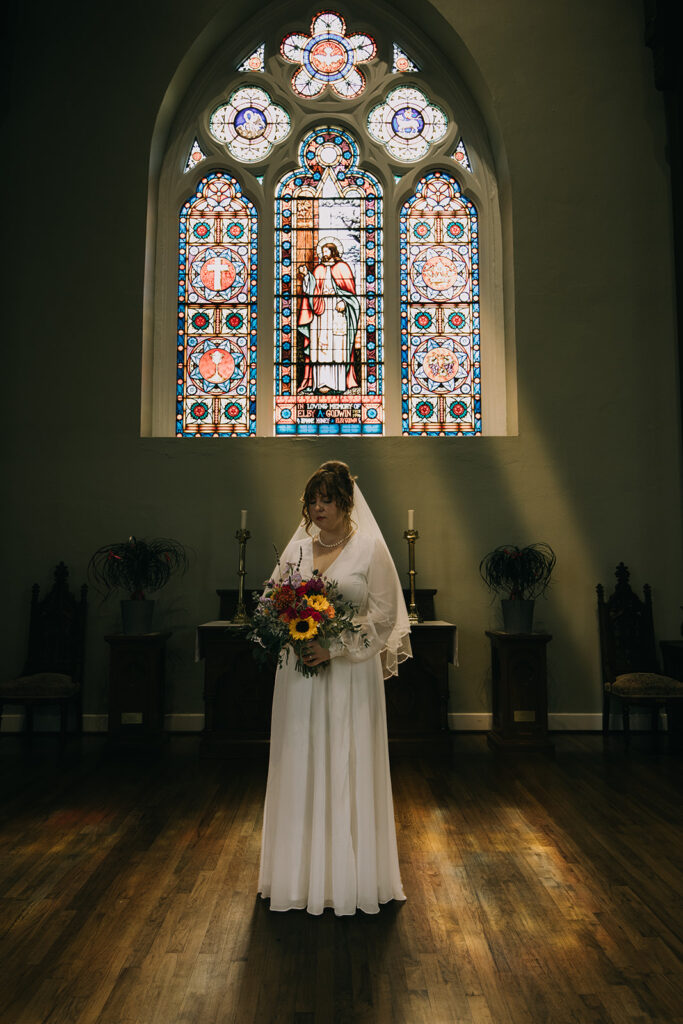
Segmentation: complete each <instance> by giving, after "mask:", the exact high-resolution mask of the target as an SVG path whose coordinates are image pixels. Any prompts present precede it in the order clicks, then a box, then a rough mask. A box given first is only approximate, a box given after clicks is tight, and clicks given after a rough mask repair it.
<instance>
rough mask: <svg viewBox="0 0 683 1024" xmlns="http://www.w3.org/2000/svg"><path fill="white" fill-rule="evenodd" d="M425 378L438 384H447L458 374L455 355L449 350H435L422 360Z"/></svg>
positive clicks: (431, 350)
mask: <svg viewBox="0 0 683 1024" xmlns="http://www.w3.org/2000/svg"><path fill="white" fill-rule="evenodd" d="M422 370H423V372H424V375H425V377H428V378H429V380H433V381H435V383H437V384H445V383H446V382H447V381H449V380H453V378H454V377H456V376H457V374H458V360H457V359H456V357H455V353H454V352H452V351H451V350H450V349H447V348H433V349H430V351H429V352H427V354H426V355H425V356H424V359H423V360H422Z"/></svg>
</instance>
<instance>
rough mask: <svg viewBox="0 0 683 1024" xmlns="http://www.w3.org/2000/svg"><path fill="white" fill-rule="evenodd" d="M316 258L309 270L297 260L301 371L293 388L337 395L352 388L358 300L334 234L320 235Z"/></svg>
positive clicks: (354, 382) (352, 277)
mask: <svg viewBox="0 0 683 1024" xmlns="http://www.w3.org/2000/svg"><path fill="white" fill-rule="evenodd" d="M317 251H318V258H319V259H320V263H319V264H318V265H317V266H316V267H315V269H314V270H313V272H312V273H311V271H310V269H309V268H308V267H307V266H306V265H305V264H301V265H300V266H299V269H298V274H299V277H300V279H301V298H300V306H299V316H298V328H299V332H300V334H301V335H303V338H304V361H305V369H304V376H303V379H302V381H301V383H300V384H299V391H300V392H301V391H308V392H310V393H312V394H320V395H324V394H342V393H344V392H348V391H349V390H350V389H352V388H358V387H359V382H358V379H357V376H356V371H355V367H354V357H355V349H356V345H357V343H356V334H357V331H358V320H359V318H360V302H359V300H358V297H357V295H356V282H355V279H354V276H353V271H352V269H351V267H350V266H349V264H348V263H346V262H345V261H344V260H343V259H342V256H343V253H344V249H343V246H342V244H341V242H340V241H339V239H338V238H333V237H327V238H322V239H321V240H320V241H319V243H318V247H317Z"/></svg>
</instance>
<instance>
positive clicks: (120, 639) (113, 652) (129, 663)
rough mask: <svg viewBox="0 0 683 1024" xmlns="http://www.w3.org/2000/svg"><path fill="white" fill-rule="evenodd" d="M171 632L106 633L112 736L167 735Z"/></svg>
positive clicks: (155, 737)
mask: <svg viewBox="0 0 683 1024" xmlns="http://www.w3.org/2000/svg"><path fill="white" fill-rule="evenodd" d="M170 635H171V634H170V633H143V634H140V635H125V634H122V633H121V634H119V633H117V634H113V635H109V636H105V638H104V639H105V640H106V641H107V643H108V644H109V737H110V739H111V740H115V741H116V740H123V739H137V740H142V741H150V740H159V739H162V738H163V735H164V698H165V674H166V673H165V668H166V641H167V640H168V638H169V637H170Z"/></svg>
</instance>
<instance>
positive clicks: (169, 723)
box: [2, 711, 666, 733]
mask: <svg viewBox="0 0 683 1024" xmlns="http://www.w3.org/2000/svg"><path fill="white" fill-rule="evenodd" d="M610 724H611V728H612V729H614V730H616V731H617V732H618V731H620V730H621V715H616V714H613V715H612V717H611V723H610ZM659 724H660V728H662V729H666V714H665V713H664V712H662V713H660V716H659ZM491 725H492V715H491V713H490V712H486V711H474V712H470V711H451V712H449V715H448V728H449V729H451V730H452V731H453V732H486V731H487V730H488V729H490V728H491ZM23 727H24V716H23V714H21V713H14V714H5V715H3V716H2V732H3V733H18V732H21V731H22V729H23ZM107 727H108V715H94V714H85V715H83V732H86V733H105V732H106V731H107ZM165 728H166V731H167V732H201V731H202V729H203V728H204V715H203V714H201V713H199V714H198V713H187V714H182V713H174V714H170V715H166V718H165ZM548 728H549V729H550V730H551V731H553V732H600V731H601V729H602V715H601V714H600V712H592V713H591V712H586V713H581V712H571V711H566V712H551V713H550V714H549V715H548ZM631 728H632V729H633V730H634V731H636V732H637V731H638V730H640V729H644V730H649V728H650V716H649V715H648V714H643V713H642V712H638V713H636V714H632V715H631ZM35 730H36V732H58V731H59V716H58V715H56V714H54V715H41V716H40V717H39V718H37V719H36V721H35Z"/></svg>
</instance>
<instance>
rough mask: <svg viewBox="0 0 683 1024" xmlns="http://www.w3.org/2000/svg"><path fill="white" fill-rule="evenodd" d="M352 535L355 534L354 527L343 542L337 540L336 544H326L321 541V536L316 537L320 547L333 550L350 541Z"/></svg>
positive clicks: (344, 537) (343, 538) (342, 539)
mask: <svg viewBox="0 0 683 1024" xmlns="http://www.w3.org/2000/svg"><path fill="white" fill-rule="evenodd" d="M352 533H353V527H351V529H350V530H349V532H348V533H347V534H345V535H344V536H343V537H342V538H341V540H336V541H335V542H334V544H326V543H325V541H324V540H321V539H320V534H318V536H317V537H316V540H317V542H318V544H320V546H321V547H322V548H328V549H330V550H331V549H332V548H338V547H339V545H340V544H343V543H344V541H345V540H348V539H349V537H350V536H351V534H352Z"/></svg>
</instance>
